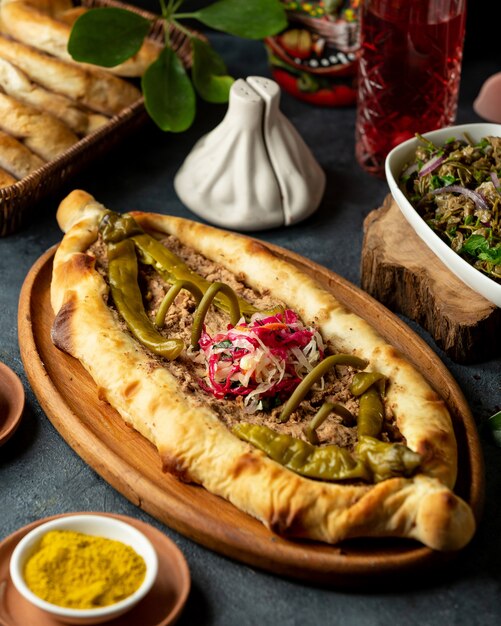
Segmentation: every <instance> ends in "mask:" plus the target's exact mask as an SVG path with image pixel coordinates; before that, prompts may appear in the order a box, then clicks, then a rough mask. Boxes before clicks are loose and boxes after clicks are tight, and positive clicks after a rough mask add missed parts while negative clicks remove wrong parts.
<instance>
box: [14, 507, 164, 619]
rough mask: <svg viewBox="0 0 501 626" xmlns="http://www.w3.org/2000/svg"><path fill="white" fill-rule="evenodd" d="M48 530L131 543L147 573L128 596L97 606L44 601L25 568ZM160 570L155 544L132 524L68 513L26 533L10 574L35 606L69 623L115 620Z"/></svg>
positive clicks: (133, 603)
mask: <svg viewBox="0 0 501 626" xmlns="http://www.w3.org/2000/svg"><path fill="white" fill-rule="evenodd" d="M49 530H72V531H76V532H81V533H85V534H87V535H95V536H99V537H106V538H108V539H114V540H116V541H121V542H122V543H125V544H127V545H129V546H131V547H132V548H133V549H134V550H135V551H136V552H137V554H139V555H140V556H142V557H143V559H144V561H145V563H146V576H145V578H144V581H143V583H142V584H141V586H140V587H139V588H138V589H137V590H136V591H135V592H134V593H133V594H132V595H130V596H129V597H127V598H125V599H124V600H121V601H120V602H117V603H115V604H111V605H109V606H105V607H102V608H96V609H70V608H65V607H62V606H57V605H55V604H52V603H50V602H46V601H45V600H42V599H41V598H39V597H38V596H37V595H35V594H34V593H33V592H32V591H31V590H30V589H29V588H28V586H27V585H26V583H25V581H24V577H23V569H24V564H25V563H26V560H27V559H28V558H29V557H30V556H31V554H32V553H33V552H34V550H35V549H36V548H37V546H38V544H39V542H40V540H41V538H42V536H43V535H44V534H45V533H46V532H48V531H49ZM157 571H158V558H157V554H156V552H155V549H154V547H153V546H152V544H151V542H150V540H149V539H147V538H146V537H145V536H144V535H143V533H142V532H140V531H139V530H137V529H136V528H134V527H133V526H131V525H129V524H127V523H125V522H123V521H121V520H117V519H115V518H113V517H106V516H104V515H69V516H64V517H60V518H57V519H54V520H51V521H49V522H46V523H45V524H41V525H40V526H37V528H34V529H33V530H32V531H31V532H29V533H28V534H27V535H25V536H24V537H23V538H22V539H21V541H20V542H19V543H18V544H17V546H16V547H15V549H14V551H13V553H12V556H11V560H10V576H11V579H12V582H13V583H14V585H15V587H16V589H17V590H18V591H19V593H20V594H21V595H22V596H24V598H26V600H28V601H29V602H31V603H32V604H33V605H35V606H37V607H38V608H39V609H41V610H42V611H45V612H47V613H50V614H51V615H52V616H53V617H54V618H56V619H58V620H60V621H63V622H65V623H68V624H99V623H101V622H105V621H108V620H110V619H114V618H116V617H118V616H119V615H122V614H123V613H125V612H126V611H128V610H130V609H131V608H132V607H133V606H135V605H136V604H137V603H138V602H139V601H140V600H141V599H142V598H143V597H144V596H145V595H146V594H147V593H148V591H150V589H151V587H152V586H153V583H154V582H155V579H156V577H157Z"/></svg>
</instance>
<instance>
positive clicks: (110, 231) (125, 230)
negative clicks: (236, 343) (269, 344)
mask: <svg viewBox="0 0 501 626" xmlns="http://www.w3.org/2000/svg"><path fill="white" fill-rule="evenodd" d="M99 232H100V233H101V235H102V237H103V240H104V241H105V242H114V243H116V242H118V241H121V240H122V239H125V238H127V237H131V239H132V240H133V241H134V244H135V246H136V250H137V252H138V254H139V257H140V259H141V261H142V262H143V263H144V264H145V265H151V266H152V267H153V268H154V269H155V270H156V271H157V272H158V273H159V274H160V276H162V278H163V279H164V280H165V281H166V282H168V283H170V284H173V283H175V282H176V281H178V280H189V281H190V282H192V283H194V284H195V285H196V286H197V287H198V288H199V289H200V291H201V292H202V293H205V292H206V291H207V289H208V288H209V287H210V286H211V284H212V283H211V282H210V281H208V280H206V279H205V278H202V276H199V275H198V274H197V273H196V272H193V271H192V270H191V269H190V268H189V267H188V265H187V264H186V263H185V262H184V261H183V260H182V259H180V258H179V257H178V256H177V255H176V254H174V253H173V252H171V251H170V250H169V249H168V248H166V247H165V246H164V245H163V244H162V243H160V241H158V240H157V239H155V238H154V237H151V236H150V235H148V234H146V233H145V232H144V231H143V229H142V228H141V227H140V226H139V225H138V224H137V222H136V221H135V220H134V218H133V217H132V215H129V214H127V213H124V214H123V215H120V214H118V213H114V212H113V211H107V212H106V214H105V215H104V216H103V218H102V219H101V222H100V224H99ZM238 303H239V306H240V311H241V312H242V315H244V316H245V317H247V318H249V317H251V316H252V315H253V314H254V313H259V312H261V313H264V314H268V315H275V314H277V313H278V312H280V311H282V310H283V307H275V308H273V309H271V310H269V311H260V310H259V309H258V308H257V307H255V306H254V305H252V304H250V303H249V302H247V301H246V300H244V299H243V298H240V297H238ZM215 305H216V306H217V307H218V308H220V309H221V310H223V311H226V312H227V313H229V312H230V308H229V306H228V301H227V299H226V298H224V297H219V296H217V297H216V298H215Z"/></svg>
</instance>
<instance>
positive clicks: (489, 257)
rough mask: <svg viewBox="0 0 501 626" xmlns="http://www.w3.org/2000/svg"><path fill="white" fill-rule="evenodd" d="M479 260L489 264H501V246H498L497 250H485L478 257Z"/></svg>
mask: <svg viewBox="0 0 501 626" xmlns="http://www.w3.org/2000/svg"><path fill="white" fill-rule="evenodd" d="M478 258H479V259H481V260H482V261H488V262H489V263H494V265H498V264H499V263H501V245H497V246H496V247H495V248H489V249H488V250H484V251H483V252H481V253H480V254H479V255H478Z"/></svg>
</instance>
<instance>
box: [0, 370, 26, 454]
mask: <svg viewBox="0 0 501 626" xmlns="http://www.w3.org/2000/svg"><path fill="white" fill-rule="evenodd" d="M23 410H24V388H23V384H22V382H21V381H20V379H19V377H18V375H17V374H15V373H14V372H13V371H12V370H11V369H10V367H7V365H5V364H4V363H0V446H1V445H2V444H4V443H5V442H6V441H7V439H9V438H10V437H11V436H12V435H13V434H14V432H15V430H16V428H17V427H18V425H19V422H20V420H21V416H22V414H23Z"/></svg>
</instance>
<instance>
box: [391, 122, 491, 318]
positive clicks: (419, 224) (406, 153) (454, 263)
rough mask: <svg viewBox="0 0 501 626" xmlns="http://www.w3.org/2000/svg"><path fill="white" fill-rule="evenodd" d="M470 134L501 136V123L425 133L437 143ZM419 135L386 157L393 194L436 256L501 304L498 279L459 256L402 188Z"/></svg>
mask: <svg viewBox="0 0 501 626" xmlns="http://www.w3.org/2000/svg"><path fill="white" fill-rule="evenodd" d="M464 133H466V134H467V136H468V137H469V138H471V140H472V141H473V142H478V141H480V140H481V139H482V138H483V137H488V136H493V137H501V125H500V124H482V123H480V124H463V125H461V126H449V127H448V128H441V129H439V130H434V131H432V132H430V133H425V134H424V135H423V137H425V138H427V139H430V140H431V141H433V143H434V144H436V145H438V146H440V145H443V144H444V143H445V142H446V141H447V140H448V139H449V138H450V137H459V138H461V137H463V135H464ZM417 144H418V139H416V138H413V139H409V140H408V141H404V142H403V143H401V144H399V145H398V146H396V147H395V148H393V150H392V151H391V152H390V153H389V154H388V156H387V157H386V164H385V168H386V180H387V181H388V185H389V186H390V190H391V194H392V196H393V197H394V199H395V201H396V202H397V204H398V206H399V208H400V210H401V211H402V214H403V215H404V217H405V218H406V220H407V221H408V222H409V224H410V225H411V226H412V227H413V228H414V230H415V231H416V234H417V235H418V236H419V237H420V238H421V239H422V240H423V241H424V242H425V243H426V245H427V246H428V247H429V248H430V250H432V252H434V253H435V254H436V256H437V257H438V258H439V259H440V260H441V261H442V262H443V263H444V264H445V265H446V267H448V268H449V270H450V271H451V272H453V273H454V274H456V276H457V277H458V278H460V279H461V280H462V281H463V282H464V283H465V284H466V285H468V287H471V289H473V290H474V291H476V292H477V293H479V294H480V295H482V296H484V298H486V299H487V300H489V301H490V302H492V303H493V304H495V305H496V306H498V307H501V284H499V283H496V282H495V281H494V280H492V279H491V278H489V276H487V275H485V274H482V272H480V271H479V270H477V269H476V268H475V267H473V265H470V264H469V263H468V262H467V261H465V260H464V259H463V258H461V257H460V256H459V254H457V253H456V252H454V250H453V249H452V248H450V247H449V246H448V245H447V244H446V243H445V242H444V241H442V240H441V239H440V237H439V236H438V235H437V234H436V233H435V232H434V231H433V230H432V229H431V228H430V227H429V226H428V224H427V223H426V222H425V221H424V220H423V218H422V217H421V216H420V215H419V213H418V212H417V211H416V209H415V208H414V207H413V206H412V204H411V203H410V202H409V201H408V200H407V198H406V197H405V195H404V193H403V192H402V191H401V189H400V187H399V184H398V181H399V178H400V174H401V173H402V170H403V168H404V166H405V165H406V164H409V163H411V162H412V161H413V157H414V154H415V151H416V146H417Z"/></svg>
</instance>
